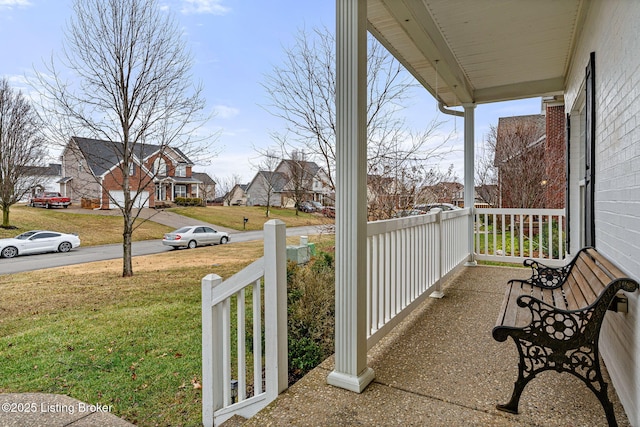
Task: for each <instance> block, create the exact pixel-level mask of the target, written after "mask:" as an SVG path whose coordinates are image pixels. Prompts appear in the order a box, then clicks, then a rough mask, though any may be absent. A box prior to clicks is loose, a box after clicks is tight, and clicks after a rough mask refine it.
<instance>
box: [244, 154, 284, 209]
mask: <svg viewBox="0 0 640 427" xmlns="http://www.w3.org/2000/svg"><path fill="white" fill-rule="evenodd" d="M254 150H255V151H256V152H257V153H258V154H259V155H260V162H258V163H257V164H256V165H254V168H255V169H256V170H257V175H256V179H259V180H260V181H261V183H260V185H259V187H260V190H258V189H257V187H256V189H255V190H253V191H252V193H255V191H260V194H252V200H253V201H254V203H255V202H256V201H257V202H258V203H259V204H264V205H265V206H266V207H267V210H266V212H265V216H266V217H267V218H268V217H269V213H270V210H271V206H272V205H273V196H274V193H276V192H277V191H280V190H282V188H283V186H284V184H285V183H286V177H285V176H284V174H282V173H279V172H276V168H277V167H278V165H279V164H280V162H281V161H282V156H281V155H280V154H279V153H278V152H277V150H274V149H272V148H267V149H260V148H254Z"/></svg>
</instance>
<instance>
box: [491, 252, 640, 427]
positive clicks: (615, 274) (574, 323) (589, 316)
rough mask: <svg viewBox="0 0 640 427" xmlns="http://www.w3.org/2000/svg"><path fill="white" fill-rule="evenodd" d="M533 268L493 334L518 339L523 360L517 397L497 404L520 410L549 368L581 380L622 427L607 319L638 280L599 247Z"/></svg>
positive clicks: (511, 291) (509, 297)
mask: <svg viewBox="0 0 640 427" xmlns="http://www.w3.org/2000/svg"><path fill="white" fill-rule="evenodd" d="M525 266H529V267H531V268H532V269H533V273H532V276H531V278H529V279H528V280H511V281H509V283H508V287H507V290H506V294H505V297H504V301H503V303H502V308H501V310H500V314H499V316H498V321H497V322H496V326H495V327H494V328H493V338H494V339H496V340H497V341H500V342H502V341H505V340H506V339H507V337H512V338H513V340H514V342H515V343H516V347H517V348H518V353H519V356H520V363H519V364H518V379H517V380H516V382H515V385H514V389H513V393H512V395H511V400H509V402H508V403H506V404H504V405H497V408H498V409H500V410H502V411H506V412H510V413H514V414H517V413H518V402H519V400H520V395H521V394H522V392H523V390H524V388H525V386H526V385H527V384H528V383H529V381H531V380H532V379H533V378H535V377H536V375H538V374H539V373H541V372H543V371H547V370H555V371H558V372H568V373H570V374H573V375H575V376H576V377H578V378H580V379H581V380H582V381H584V383H585V384H586V385H587V387H589V389H590V390H591V391H593V393H594V394H595V395H596V396H597V397H598V399H599V400H600V403H602V406H603V408H604V411H605V414H606V417H607V422H608V423H609V425H610V426H616V425H617V423H616V418H615V413H614V411H613V405H612V404H611V401H610V400H609V397H608V396H607V383H606V382H605V381H604V380H603V378H602V373H601V370H600V360H599V356H598V338H599V334H600V327H601V326H602V320H603V319H604V315H605V313H606V312H607V309H609V308H610V306H612V305H613V306H616V304H617V302H618V297H617V296H616V294H617V293H618V292H619V291H621V290H623V291H627V292H633V291H635V290H636V289H638V282H636V281H635V280H632V279H630V278H628V277H627V276H626V275H625V274H624V273H623V272H622V271H620V269H618V268H617V267H616V266H615V265H613V263H611V262H610V261H609V260H607V259H606V258H605V257H604V256H603V255H602V254H600V253H599V252H598V251H596V249H594V248H590V247H589V248H584V249H582V250H581V251H580V252H579V253H578V254H577V255H576V256H575V257H574V258H573V260H572V261H571V263H570V264H568V265H567V266H565V267H560V268H553V267H547V266H545V265H543V264H540V263H537V262H536V261H532V260H527V261H525Z"/></svg>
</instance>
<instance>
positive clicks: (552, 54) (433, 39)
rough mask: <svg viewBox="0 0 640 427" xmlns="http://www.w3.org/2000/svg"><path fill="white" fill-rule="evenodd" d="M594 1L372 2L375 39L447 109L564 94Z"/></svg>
mask: <svg viewBox="0 0 640 427" xmlns="http://www.w3.org/2000/svg"><path fill="white" fill-rule="evenodd" d="M588 1H589V0H562V1H558V0H535V1H519V0H481V1H478V0H368V2H367V17H368V21H369V31H370V32H371V33H372V34H373V35H374V36H375V37H376V38H377V39H378V40H379V41H380V42H381V43H382V44H383V45H384V46H385V47H386V48H387V49H388V50H389V51H390V52H391V53H392V54H393V55H394V56H395V57H396V58H397V59H398V60H399V61H400V62H401V63H402V64H403V65H404V66H405V67H406V68H407V69H408V70H409V72H411V73H412V74H413V76H414V77H415V78H416V79H417V80H418V81H419V82H420V83H421V84H422V85H423V86H424V87H425V88H426V89H427V90H428V91H429V92H430V93H431V94H432V95H433V96H434V97H437V98H438V99H439V100H440V101H442V102H443V103H444V104H445V105H447V106H456V105H461V104H462V103H467V102H475V103H488V102H496V101H504V100H509V99H519V98H527V97H533V96H542V95H546V94H556V93H561V92H562V91H563V89H564V85H565V78H566V75H567V73H568V69H569V65H570V64H569V61H570V58H571V54H572V51H573V49H574V45H575V43H576V40H577V38H578V37H579V35H580V29H581V26H582V23H583V21H584V16H585V14H586V10H587V7H588Z"/></svg>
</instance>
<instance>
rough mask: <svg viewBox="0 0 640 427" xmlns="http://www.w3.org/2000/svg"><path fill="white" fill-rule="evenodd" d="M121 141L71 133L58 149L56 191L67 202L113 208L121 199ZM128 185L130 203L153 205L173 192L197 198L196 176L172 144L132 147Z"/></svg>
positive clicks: (173, 195)
mask: <svg viewBox="0 0 640 427" xmlns="http://www.w3.org/2000/svg"><path fill="white" fill-rule="evenodd" d="M121 151H122V144H121V143H118V142H110V141H103V140H97V139H89V138H81V137H75V136H74V137H72V138H71V139H70V141H69V143H68V144H67V146H66V147H65V149H64V151H63V154H62V175H63V178H62V179H61V180H60V187H61V192H62V193H63V194H65V195H66V196H68V197H70V198H71V201H72V203H74V204H77V205H86V203H83V201H85V202H86V201H87V200H89V201H91V203H90V205H91V206H92V207H99V208H101V209H113V208H116V207H117V206H118V205H122V202H123V200H124V191H123V177H124V173H123V169H122V161H121V155H119V153H120V152H121ZM133 151H134V152H135V153H136V154H137V155H136V156H134V159H133V163H132V165H131V167H130V168H129V188H130V194H131V197H132V198H134V206H135V207H157V206H158V205H159V203H160V202H172V201H174V200H175V199H176V198H177V197H199V188H200V187H199V186H200V185H201V184H202V181H201V180H199V179H197V178H194V177H193V176H192V166H193V164H192V163H191V161H190V160H189V159H188V158H187V157H186V156H185V155H184V154H183V153H182V152H181V151H180V150H178V149H173V148H170V147H160V146H157V145H150V144H146V145H144V146H143V145H140V146H136V147H135V148H134V150H133Z"/></svg>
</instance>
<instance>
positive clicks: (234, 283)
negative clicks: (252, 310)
mask: <svg viewBox="0 0 640 427" xmlns="http://www.w3.org/2000/svg"><path fill="white" fill-rule="evenodd" d="M263 276H264V257H260V258H258V259H257V260H255V261H254V262H252V263H251V264H249V265H248V266H246V267H245V268H244V269H242V270H240V271H239V272H237V273H236V274H234V275H233V276H231V277H229V278H228V279H227V280H225V281H224V282H222V283H221V284H220V285H219V286H217V287H216V292H215V294H214V295H213V300H212V301H211V305H212V306H215V305H217V304H220V303H221V302H223V301H225V300H226V299H227V298H231V297H232V296H233V295H235V294H237V293H238V292H240V291H241V290H242V289H243V288H245V287H246V286H248V285H250V284H251V283H253V282H255V281H256V280H258V279H260V278H262V277H263Z"/></svg>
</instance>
